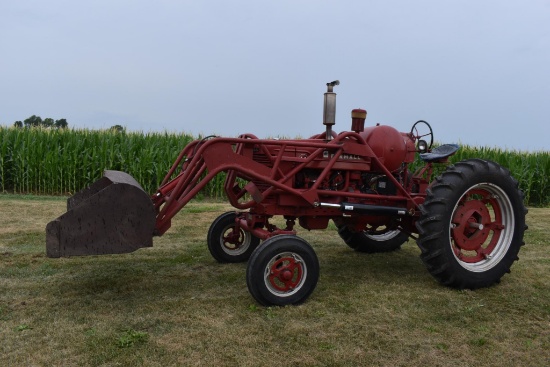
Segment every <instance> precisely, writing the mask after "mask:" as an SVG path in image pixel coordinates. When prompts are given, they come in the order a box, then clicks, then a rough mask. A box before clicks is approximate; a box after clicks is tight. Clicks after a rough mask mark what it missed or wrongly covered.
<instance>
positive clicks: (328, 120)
mask: <svg viewBox="0 0 550 367" xmlns="http://www.w3.org/2000/svg"><path fill="white" fill-rule="evenodd" d="M339 84H340V81H339V80H335V81H333V82H330V83H327V92H326V93H325V101H324V102H325V103H324V106H323V125H325V126H326V127H327V132H326V139H327V140H331V139H332V125H334V124H335V123H336V93H334V92H333V89H334V87H335V86H337V85H339Z"/></svg>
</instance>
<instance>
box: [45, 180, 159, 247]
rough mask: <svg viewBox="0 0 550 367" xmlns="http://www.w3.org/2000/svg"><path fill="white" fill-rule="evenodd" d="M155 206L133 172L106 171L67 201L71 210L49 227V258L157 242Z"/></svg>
mask: <svg viewBox="0 0 550 367" xmlns="http://www.w3.org/2000/svg"><path fill="white" fill-rule="evenodd" d="M155 215H156V214H155V208H154V206H153V203H152V201H151V198H150V197H149V195H148V194H147V193H146V192H145V191H144V190H143V189H142V188H141V186H140V185H139V183H138V182H137V181H136V180H135V179H134V178H133V177H132V176H130V175H129V174H127V173H124V172H120V171H105V173H104V176H103V177H102V178H101V179H99V180H98V181H96V182H94V183H93V184H92V185H91V186H90V187H88V188H86V189H84V190H82V191H80V192H78V193H76V194H75V195H74V196H72V197H70V198H69V199H68V200H67V212H66V213H65V214H63V215H61V216H60V217H58V218H57V219H55V220H53V221H51V222H50V223H48V225H47V226H46V254H47V256H48V257H64V256H82V255H103V254H121V253H127V252H132V251H135V250H137V249H139V248H141V247H151V246H152V245H153V231H154V228H155Z"/></svg>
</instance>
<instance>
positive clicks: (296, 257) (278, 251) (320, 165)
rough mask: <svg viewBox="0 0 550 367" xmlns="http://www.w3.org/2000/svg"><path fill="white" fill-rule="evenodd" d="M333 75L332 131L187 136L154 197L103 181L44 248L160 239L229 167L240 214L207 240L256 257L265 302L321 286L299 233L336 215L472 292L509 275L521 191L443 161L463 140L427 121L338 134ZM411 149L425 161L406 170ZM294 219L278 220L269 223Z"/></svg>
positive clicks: (485, 166) (357, 243)
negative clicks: (406, 127) (440, 135)
mask: <svg viewBox="0 0 550 367" xmlns="http://www.w3.org/2000/svg"><path fill="white" fill-rule="evenodd" d="M338 84H339V83H338V81H334V82H331V83H328V84H327V89H328V90H327V92H326V93H325V96H324V125H325V126H326V131H325V132H323V133H321V134H318V135H314V136H312V137H311V138H309V139H296V140H290V139H288V140H287V139H284V140H283V139H281V140H278V139H258V138H257V137H256V136H254V135H251V134H244V135H241V136H239V137H238V138H222V137H208V138H204V139H201V140H196V141H193V142H192V143H190V144H189V145H187V146H186V147H185V148H184V149H183V151H182V152H181V153H180V154H179V156H178V158H177V159H176V161H175V162H174V164H173V165H172V168H171V169H170V170H169V172H168V173H167V175H166V177H165V178H164V180H163V182H162V183H161V185H160V187H159V189H158V190H157V192H155V193H154V194H153V195H152V196H149V195H148V194H147V193H145V192H144V191H143V189H142V188H141V186H140V185H139V184H138V183H137V182H136V180H134V179H133V178H132V177H131V176H130V175H128V174H126V173H123V172H119V171H106V172H105V175H104V177H103V178H101V179H100V180H99V181H96V182H95V183H94V184H92V185H91V186H90V187H88V188H86V189H84V190H82V191H80V192H79V193H77V194H76V195H74V196H73V197H71V198H69V199H68V205H67V206H68V209H67V210H68V211H67V213H65V214H63V215H61V216H60V217H59V218H57V219H55V220H53V221H52V222H50V223H49V224H48V225H47V227H46V247H47V254H48V256H50V257H61V256H78V255H98V254H113V253H125V252H131V251H134V250H136V249H138V248H141V247H148V246H152V242H153V240H152V239H153V236H161V235H162V234H164V233H165V232H166V231H167V230H168V229H169V228H170V225H171V219H172V217H174V216H175V215H176V214H177V213H178V212H179V211H180V210H181V209H182V208H183V207H184V206H185V205H186V204H187V203H188V202H189V201H190V200H191V199H193V197H195V196H196V195H197V194H198V193H199V192H200V191H201V189H203V188H204V187H205V185H206V184H207V183H208V182H209V181H210V180H212V178H214V176H216V175H217V174H219V173H221V172H225V173H226V179H225V184H224V189H225V193H226V195H227V199H228V200H229V202H230V203H231V205H232V206H233V207H234V208H236V211H231V212H227V213H224V214H222V215H220V216H219V217H218V218H217V219H216V220H215V221H214V222H213V223H212V225H211V226H210V229H209V231H208V236H207V243H208V249H209V250H210V253H211V254H212V256H213V257H214V259H216V260H217V261H219V262H245V261H248V267H247V272H246V282H247V285H248V289H249V290H250V293H251V294H252V296H253V297H254V298H255V299H256V300H257V301H258V302H259V303H261V304H263V305H287V304H298V303H301V302H303V301H305V300H306V299H307V298H308V296H309V295H310V294H311V293H312V292H313V290H314V289H315V286H316V284H317V280H318V277H319V263H318V260H317V256H316V254H315V252H314V250H313V249H312V247H311V246H310V245H309V244H308V243H307V242H306V241H305V240H304V239H302V238H300V237H298V236H297V235H296V223H298V224H299V225H300V227H302V228H305V229H308V230H313V229H325V228H327V226H328V224H329V221H330V220H332V221H333V222H334V223H335V224H336V227H337V228H338V233H339V235H340V236H341V237H342V239H343V240H344V242H345V243H346V244H347V245H348V246H350V247H351V248H353V249H354V250H356V251H361V252H370V253H372V252H386V251H393V250H396V249H398V248H399V247H400V246H401V245H402V244H403V243H404V242H406V241H407V240H408V239H409V238H414V239H415V240H416V241H417V243H418V246H419V247H420V249H421V251H422V254H421V258H422V260H423V261H424V263H425V264H426V267H427V268H428V271H429V272H430V273H431V274H432V275H433V276H434V277H435V278H436V279H437V280H438V281H439V282H441V283H443V284H445V285H447V286H450V287H455V288H459V289H462V288H469V289H475V288H480V287H487V286H490V285H492V284H494V283H497V282H499V280H500V278H501V277H502V276H503V275H504V274H505V273H507V272H509V271H510V267H511V265H512V264H513V262H514V261H515V260H517V259H518V257H517V255H518V252H519V249H520V247H521V246H522V245H523V243H524V242H523V234H524V230H525V229H526V226H525V214H526V212H527V210H526V209H525V207H524V204H523V194H522V192H521V191H520V190H519V188H518V183H517V181H516V180H515V179H514V178H512V177H511V176H510V173H509V171H508V170H506V169H505V168H503V167H501V166H499V165H498V164H496V163H494V162H491V161H486V160H481V159H469V160H465V161H462V162H459V163H456V164H454V165H448V167H447V168H446V169H445V171H443V173H442V174H441V175H439V176H438V177H436V178H435V179H433V180H432V173H433V170H434V167H435V165H438V164H448V157H449V156H451V155H453V154H454V153H455V152H456V151H457V150H458V149H459V147H458V146H457V145H453V144H446V145H441V146H438V147H437V148H434V149H432V143H433V132H432V129H431V127H430V125H429V124H428V123H427V122H425V121H418V122H416V123H415V124H414V125H413V127H412V129H411V131H410V132H398V131H397V130H396V129H394V128H392V127H390V126H384V125H376V126H371V127H367V128H365V127H364V123H365V118H366V111H365V110H360V109H356V110H353V111H352V112H351V115H352V122H351V131H344V132H341V133H339V134H336V133H335V132H334V131H333V130H332V126H333V125H334V123H335V111H336V94H335V93H334V92H333V88H334V86H336V85H338ZM417 153H418V154H419V157H420V159H421V160H422V161H423V162H424V164H423V165H422V166H421V168H419V169H417V170H415V171H414V172H412V170H409V166H410V164H411V163H413V162H414V161H415V159H416V156H417ZM275 216H282V217H283V218H284V220H286V222H285V223H286V224H285V226H284V228H280V227H277V226H276V225H275V224H273V223H272V222H273V221H272V218H274V217H275Z"/></svg>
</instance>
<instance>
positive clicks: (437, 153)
mask: <svg viewBox="0 0 550 367" xmlns="http://www.w3.org/2000/svg"><path fill="white" fill-rule="evenodd" d="M459 148H460V147H459V146H458V145H457V144H443V145H440V146H438V147H437V148H435V149H434V150H432V151H431V152H430V153H421V154H420V159H422V160H423V161H424V162H440V161H443V160H445V159H446V158H448V157H450V156H452V155H453V154H455V153H456V151H457V150H458V149H459Z"/></svg>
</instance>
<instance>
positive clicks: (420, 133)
mask: <svg viewBox="0 0 550 367" xmlns="http://www.w3.org/2000/svg"><path fill="white" fill-rule="evenodd" d="M411 135H412V136H414V138H415V139H416V141H419V140H421V139H422V140H424V141H426V142H427V143H428V149H430V148H431V147H432V145H433V143H434V132H433V130H432V127H431V126H430V124H428V123H427V122H426V121H424V120H418V121H416V122H415V123H414V125H413V126H412V128H411ZM427 136H429V141H428V139H423V138H425V137H427Z"/></svg>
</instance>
